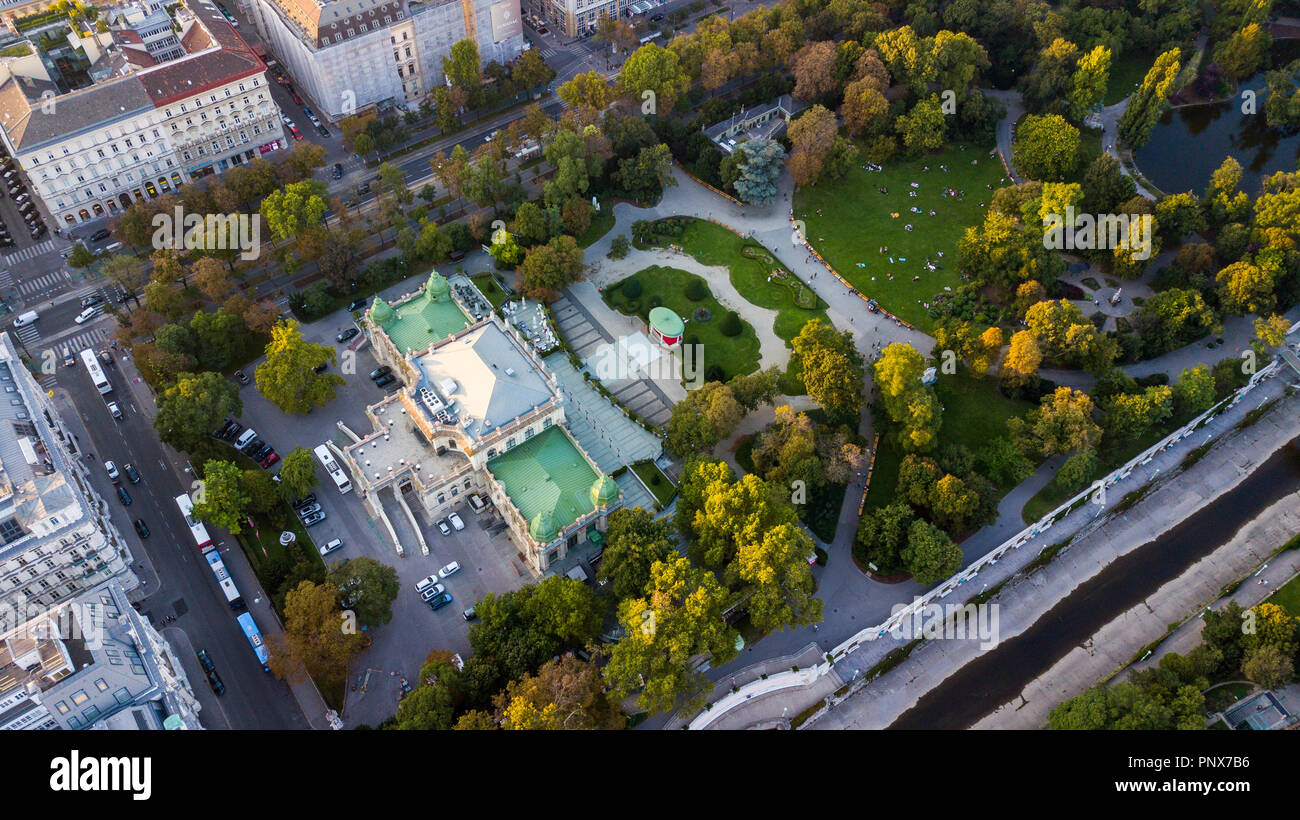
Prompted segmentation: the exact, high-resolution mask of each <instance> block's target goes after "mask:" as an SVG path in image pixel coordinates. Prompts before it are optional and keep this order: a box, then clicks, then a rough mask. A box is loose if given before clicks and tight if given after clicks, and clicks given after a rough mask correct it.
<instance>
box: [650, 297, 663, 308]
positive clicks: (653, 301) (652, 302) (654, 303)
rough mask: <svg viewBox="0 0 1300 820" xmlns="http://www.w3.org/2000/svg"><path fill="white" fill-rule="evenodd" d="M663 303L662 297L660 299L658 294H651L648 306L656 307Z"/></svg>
mask: <svg viewBox="0 0 1300 820" xmlns="http://www.w3.org/2000/svg"><path fill="white" fill-rule="evenodd" d="M663 303H664V301H663V300H662V299H660V298H659V297H658V296H651V297H650V307H651V308H657V307H659V306H660V305H662V304H663Z"/></svg>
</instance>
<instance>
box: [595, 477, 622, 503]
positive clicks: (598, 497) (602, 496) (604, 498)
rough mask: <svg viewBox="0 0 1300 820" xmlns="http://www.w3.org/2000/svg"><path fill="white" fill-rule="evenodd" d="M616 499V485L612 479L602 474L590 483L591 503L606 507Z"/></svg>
mask: <svg viewBox="0 0 1300 820" xmlns="http://www.w3.org/2000/svg"><path fill="white" fill-rule="evenodd" d="M615 501H618V485H617V484H615V483H614V479H612V478H610V477H609V476H607V475H602V476H601V477H600V478H598V479H596V481H595V483H593V484H592V485H591V503H592V504H594V505H595V506H597V507H607V506H609V505H610V504H613V503H614V502H615Z"/></svg>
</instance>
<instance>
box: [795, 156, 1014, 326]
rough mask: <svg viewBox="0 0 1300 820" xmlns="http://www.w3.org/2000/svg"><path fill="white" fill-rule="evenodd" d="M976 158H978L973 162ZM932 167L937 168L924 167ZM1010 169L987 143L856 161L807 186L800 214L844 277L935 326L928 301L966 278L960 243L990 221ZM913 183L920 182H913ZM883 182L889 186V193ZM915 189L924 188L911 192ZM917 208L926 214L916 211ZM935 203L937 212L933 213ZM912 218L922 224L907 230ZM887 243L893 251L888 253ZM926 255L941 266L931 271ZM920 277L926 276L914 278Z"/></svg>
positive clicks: (889, 306)
mask: <svg viewBox="0 0 1300 820" xmlns="http://www.w3.org/2000/svg"><path fill="white" fill-rule="evenodd" d="M972 160H974V161H977V164H976V165H971V162H972ZM940 165H947V166H948V169H949V170H948V172H947V173H944V172H943V171H940V170H939V166H940ZM925 166H929V168H930V170H929V171H922V170H921V169H922V168H923V167H925ZM1004 173H1005V172H1004V170H1003V168H1002V163H1001V161H999V160H998V159H997V158H996V157H993V158H990V157H989V154H988V149H987V148H980V147H976V146H973V145H968V146H965V150H961V148H959V147H958V148H953V147H950V148H948V149H946V150H944V151H942V152H941V153H938V154H929V155H926V156H924V157H921V158H919V159H914V160H913V159H906V160H894V161H891V162H888V163H885V170H884V171H882V172H873V171H867V170H865V165H854V166H853V167H852V168H850V169H849V172H848V173H847V174H846V175H845V176H844V178H843V179H840V180H837V181H834V182H832V181H828V180H827V181H822V182H821V183H819V184H817V185H814V186H811V187H806V188H802V189H800V191H799V192H798V193H797V194H796V195H795V206H794V212H795V218H796V219H802V220H803V221H804V223H805V226H806V231H805V236H806V237H807V238H808V241H809V242H810V243H811V244H812V246H813V247H814V248H816V249H817V251H818V252H819V253H820V254H821V255H822V257H823V258H824V259H825V260H826V261H827V262H828V263H830V264H831V266H833V267H834V268H835V270H836V271H838V272H839V274H840V276H842V277H844V278H845V279H846V280H848V281H849V282H850V283H852V285H853V286H854V287H855V288H857V289H858V290H859V291H861V292H862V293H864V294H865V295H866V296H868V297H870V298H874V299H875V300H876V301H878V302H879V303H880V305H881V306H882V307H884V308H885V309H886V310H888V311H890V312H891V313H894V314H895V315H897V316H900V317H902V318H903V319H904V320H906V321H908V322H910V323H911V324H913V325H916V326H917V327H918V328H920V329H921V330H924V331H929V330H930V328H931V327H932V326H933V319H932V317H931V316H930V311H929V309H927V308H926V307H925V306H924V305H923V304H922V303H924V302H929V301H931V300H932V299H933V297H934V296H936V295H938V294H941V293H944V287H945V286H946V287H950V288H953V289H956V287H957V285H958V284H960V282H961V278H960V276H959V275H958V273H957V244H958V242H959V241H960V240H961V237H962V234H963V233H964V232H965V230H966V228H968V227H971V226H974V225H979V224H982V223H983V221H984V215H985V213H986V212H987V211H988V207H987V206H988V204H989V202H990V201H991V200H992V198H993V190H994V189H996V188H998V187H1001V184H1002V183H1001V180H1002V178H1003V174H1004ZM912 182H916V183H918V184H919V186H920V187H919V188H916V189H913V188H911V187H910V185H909V184H910V183H912ZM881 187H884V188H885V189H887V190H888V193H887V194H883V195H882V194H881V193H880V192H879V190H878V189H879V188H881ZM947 188H952V189H955V190H958V191H965V197H964V198H961V197H947V196H944V194H943V192H944V190H945V189H947ZM913 190H915V191H916V194H917V195H916V196H915V197H911V196H908V192H909V191H913ZM980 203H983V205H981V204H980ZM912 207H916V208H919V209H920V211H921V213H919V214H914V213H911V211H910V209H911V208H912ZM818 210H820V211H821V214H820V215H819V214H818V213H817V212H818ZM932 210H933V211H934V212H935V213H936V216H933V217H932V216H929V212H930V211H932ZM891 212H897V213H898V214H899V217H898V219H892V218H891V217H890V213H891ZM909 224H910V225H912V226H913V227H914V229H915V230H912V231H907V230H905V226H906V225H909ZM882 247H885V248H888V249H889V253H888V254H882V253H880V248H882ZM940 252H942V253H943V258H942V259H940V258H939V256H938V254H939V253H940ZM891 257H892V258H893V259H894V260H895V262H894V263H892V264H891V263H890V261H889V259H890V258H891ZM926 257H930V258H931V260H932V261H934V262H935V263H936V264H938V265H940V266H941V268H940V270H936V271H927V270H925V268H924V267H923V265H924V264H925V260H926ZM899 259H906V260H907V261H906V262H902V261H898V260H899ZM859 264H862V265H864V266H865V267H858V265H859ZM890 274H892V275H893V277H894V278H893V279H892V280H891V279H889V278H888V277H889V275H890ZM914 276H919V277H920V279H919V280H918V281H915V282H914V281H912V277H914ZM873 277H874V281H873Z"/></svg>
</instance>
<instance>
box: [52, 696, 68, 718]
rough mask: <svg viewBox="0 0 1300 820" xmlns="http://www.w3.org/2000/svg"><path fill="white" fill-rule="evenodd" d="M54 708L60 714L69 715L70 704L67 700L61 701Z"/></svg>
mask: <svg viewBox="0 0 1300 820" xmlns="http://www.w3.org/2000/svg"><path fill="white" fill-rule="evenodd" d="M54 708H55V709H58V710H59V714H61V715H66V714H67V713H68V702H67V701H66V700H61V701H59V702H58V703H56V704H54Z"/></svg>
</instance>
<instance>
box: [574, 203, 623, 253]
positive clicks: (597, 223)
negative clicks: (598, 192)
mask: <svg viewBox="0 0 1300 820" xmlns="http://www.w3.org/2000/svg"><path fill="white" fill-rule="evenodd" d="M612 227H614V209H613V208H611V207H606V208H602V209H601V210H599V211H597V212H596V213H594V214H592V215H591V226H590V227H589V228H587V230H585V231H583V233H582V236H579V237H578V247H580V248H589V247H591V246H592V245H594V244H596V243H597V242H599V241H600V238H601V237H602V236H604V235H605V234H607V233H609V229H610V228H612Z"/></svg>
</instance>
